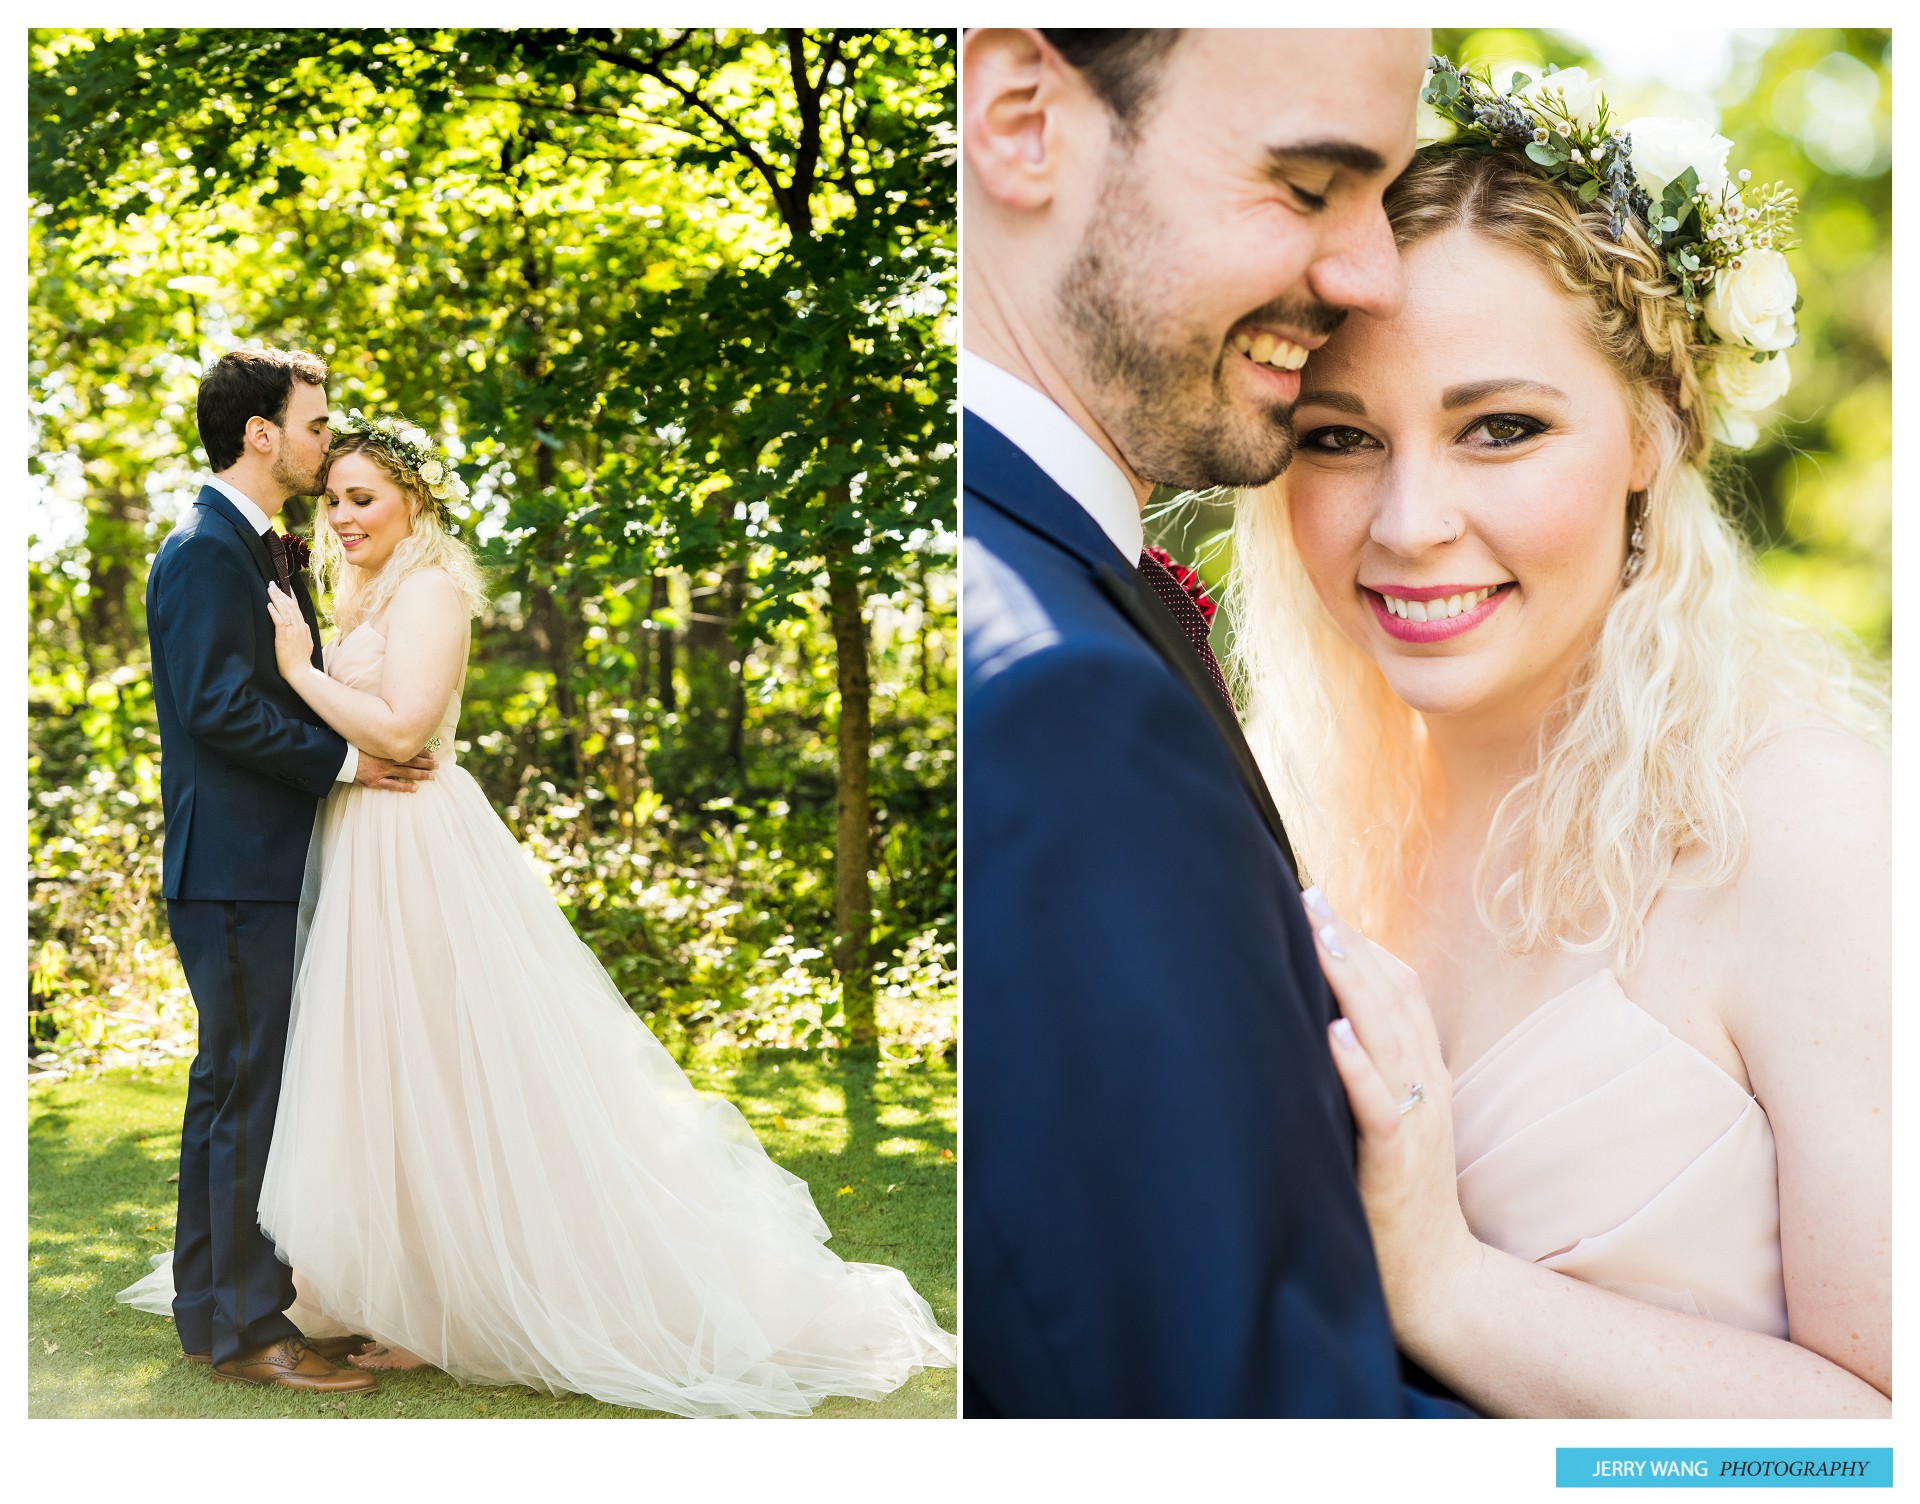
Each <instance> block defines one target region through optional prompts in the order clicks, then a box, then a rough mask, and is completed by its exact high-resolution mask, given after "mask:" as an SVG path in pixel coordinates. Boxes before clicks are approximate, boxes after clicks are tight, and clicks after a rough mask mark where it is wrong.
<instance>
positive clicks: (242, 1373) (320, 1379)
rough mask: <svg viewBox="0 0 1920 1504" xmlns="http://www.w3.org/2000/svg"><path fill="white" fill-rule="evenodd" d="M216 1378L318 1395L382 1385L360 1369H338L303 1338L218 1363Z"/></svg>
mask: <svg viewBox="0 0 1920 1504" xmlns="http://www.w3.org/2000/svg"><path fill="white" fill-rule="evenodd" d="M213 1376H214V1377H215V1378H216V1379H224V1380H226V1381H227V1382H228V1383H230V1384H273V1385H278V1386H279V1387H280V1388H282V1389H305V1390H311V1391H313V1392H315V1393H318V1394H364V1393H365V1392H367V1391H368V1390H370V1389H378V1388H379V1387H380V1381H379V1380H378V1379H377V1378H375V1377H374V1376H373V1375H372V1374H370V1373H367V1372H365V1371H364V1370H362V1369H358V1368H335V1367H334V1366H333V1365H332V1364H331V1363H329V1362H328V1361H327V1360H326V1359H325V1358H323V1357H321V1356H320V1354H318V1353H317V1352H315V1351H314V1350H313V1348H312V1347H311V1346H310V1345H309V1344H308V1342H307V1341H306V1339H305V1338H303V1337H286V1338H282V1339H281V1340H280V1341H278V1342H270V1343H268V1344H267V1345H266V1346H265V1347H263V1348H261V1349H260V1350H259V1351H258V1352H254V1353H247V1354H245V1355H244V1356H242V1357H239V1358H236V1359H234V1360H233V1361H232V1362H231V1363H215V1364H214V1365H213Z"/></svg>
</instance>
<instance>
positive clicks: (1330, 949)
mask: <svg viewBox="0 0 1920 1504" xmlns="http://www.w3.org/2000/svg"><path fill="white" fill-rule="evenodd" d="M1320 943H1321V944H1322V945H1324V946H1325V947H1326V948H1327V954H1328V955H1330V956H1332V957H1333V959H1334V960H1336V961H1344V960H1346V959H1347V953H1346V952H1345V951H1343V950H1342V949H1340V935H1339V932H1338V931H1337V930H1335V929H1334V927H1333V926H1332V925H1330V924H1323V925H1321V926H1320Z"/></svg>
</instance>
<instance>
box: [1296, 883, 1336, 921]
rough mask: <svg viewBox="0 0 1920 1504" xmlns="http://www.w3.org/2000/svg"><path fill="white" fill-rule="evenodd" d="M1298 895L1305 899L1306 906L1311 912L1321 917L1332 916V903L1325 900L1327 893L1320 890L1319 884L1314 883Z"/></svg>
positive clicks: (1329, 917) (1328, 917) (1327, 917)
mask: <svg viewBox="0 0 1920 1504" xmlns="http://www.w3.org/2000/svg"><path fill="white" fill-rule="evenodd" d="M1300 896H1301V898H1303V899H1305V900H1306V904H1307V908H1308V910H1309V911H1310V912H1311V913H1313V914H1316V915H1318V916H1319V917H1320V918H1322V919H1331V918H1333V905H1332V904H1330V903H1328V902H1327V895H1326V894H1324V893H1322V892H1321V891H1320V884H1318V883H1315V884H1314V885H1313V886H1312V887H1311V888H1309V889H1307V891H1306V892H1304V893H1302V894H1301V895H1300Z"/></svg>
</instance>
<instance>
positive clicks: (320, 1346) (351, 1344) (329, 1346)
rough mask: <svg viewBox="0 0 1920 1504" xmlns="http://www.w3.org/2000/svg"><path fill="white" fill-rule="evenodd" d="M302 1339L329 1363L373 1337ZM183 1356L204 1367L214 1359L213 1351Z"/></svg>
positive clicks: (348, 1354)
mask: <svg viewBox="0 0 1920 1504" xmlns="http://www.w3.org/2000/svg"><path fill="white" fill-rule="evenodd" d="M302 1340H304V1341H305V1342H306V1344H307V1346H308V1347H310V1348H312V1349H313V1350H314V1351H315V1352H317V1353H318V1354H320V1356H321V1357H323V1358H325V1359H326V1360H327V1361H328V1362H329V1363H338V1362H339V1361H340V1360H341V1359H342V1358H350V1357H352V1356H353V1355H354V1354H355V1353H357V1352H359V1351H360V1350H361V1349H362V1348H364V1347H366V1346H367V1345H368V1343H370V1342H371V1341H372V1340H373V1339H372V1338H371V1337H361V1336H358V1335H354V1336H347V1337H307V1338H304V1339H302ZM183 1356H184V1357H185V1358H186V1360H187V1361H188V1362H189V1363H198V1364H200V1365H201V1366H202V1367H205V1366H206V1365H207V1364H209V1363H211V1362H212V1361H213V1354H212V1353H186V1354H183Z"/></svg>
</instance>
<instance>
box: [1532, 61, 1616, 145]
mask: <svg viewBox="0 0 1920 1504" xmlns="http://www.w3.org/2000/svg"><path fill="white" fill-rule="evenodd" d="M1548 95H1555V96H1558V98H1559V100H1560V107H1561V108H1562V109H1563V110H1565V111H1566V113H1567V115H1568V117H1569V118H1570V119H1571V120H1573V121H1574V122H1575V123H1576V124H1578V125H1583V126H1585V127H1587V129H1589V130H1591V129H1593V128H1594V126H1596V125H1598V124H1599V121H1600V80H1599V79H1597V78H1589V77H1588V76H1587V70H1586V69H1585V68H1562V69H1561V70H1560V71H1559V72H1558V73H1549V74H1547V75H1546V77H1544V78H1536V79H1535V80H1534V81H1533V82H1532V83H1530V84H1528V85H1527V86H1526V88H1524V89H1522V90H1521V91H1520V92H1519V93H1518V94H1516V95H1514V98H1515V99H1518V100H1521V101H1522V102H1523V103H1525V104H1528V105H1531V106H1534V107H1535V108H1536V109H1537V108H1538V106H1539V105H1540V103H1541V101H1542V100H1544V99H1545V98H1546V97H1547V96H1548Z"/></svg>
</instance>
